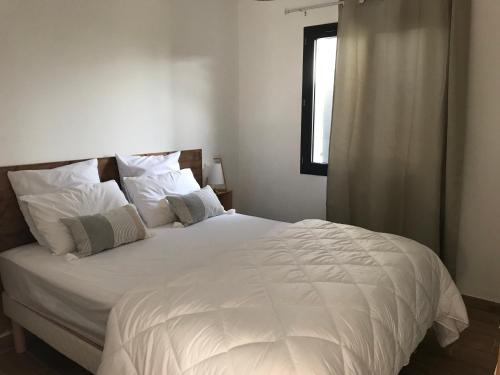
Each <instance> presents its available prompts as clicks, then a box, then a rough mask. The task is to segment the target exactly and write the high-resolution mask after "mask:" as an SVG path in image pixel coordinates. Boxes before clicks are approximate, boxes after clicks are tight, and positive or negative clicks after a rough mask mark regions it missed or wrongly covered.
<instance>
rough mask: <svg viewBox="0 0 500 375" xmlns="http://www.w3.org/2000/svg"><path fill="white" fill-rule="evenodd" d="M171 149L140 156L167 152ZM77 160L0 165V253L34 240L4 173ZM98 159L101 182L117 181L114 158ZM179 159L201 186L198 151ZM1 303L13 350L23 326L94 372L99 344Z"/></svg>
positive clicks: (10, 302)
mask: <svg viewBox="0 0 500 375" xmlns="http://www.w3.org/2000/svg"><path fill="white" fill-rule="evenodd" d="M172 152H174V151H172ZM172 152H161V153H153V154H141V155H148V156H149V155H167V154H170V153H172ZM78 161H80V160H74V161H61V162H53V163H42V164H31V165H18V166H11V167H0V252H2V251H5V250H9V249H12V248H15V247H18V246H22V245H25V244H28V243H32V242H34V241H35V239H34V238H33V236H32V235H31V233H30V231H29V228H28V226H27V224H26V222H25V221H24V218H23V216H22V213H21V211H20V209H19V205H18V203H17V198H16V195H15V194H14V191H13V190H12V187H11V185H10V182H9V179H8V177H7V172H9V171H20V170H39V169H52V168H57V167H61V166H64V165H68V164H72V163H75V162H78ZM98 161H99V164H98V166H99V175H100V177H101V181H103V182H104V181H110V180H116V181H117V182H118V184H120V175H119V172H118V166H117V164H116V159H115V158H114V157H108V158H100V159H98ZM179 162H180V165H181V168H191V170H192V171H193V174H194V177H195V178H196V180H197V181H198V183H199V184H200V185H201V186H203V162H202V150H200V149H198V150H187V151H182V153H181V156H180V159H179ZM2 289H3V288H2ZM2 303H3V311H4V313H5V315H6V316H7V317H9V318H10V319H11V321H12V336H13V339H14V347H15V350H16V352H17V353H23V352H24V351H25V350H26V343H25V337H24V329H27V330H28V331H30V332H31V333H33V334H34V335H35V336H38V337H39V338H40V339H42V340H43V341H45V342H46V343H47V344H49V345H50V346H52V347H53V348H54V349H56V350H57V351H59V352H61V353H62V354H64V355H66V356H67V357H68V358H70V359H72V360H73V361H75V362H76V363H78V364H79V365H81V366H82V367H84V368H86V369H87V370H89V371H90V372H92V373H95V372H96V371H97V368H98V366H99V363H100V359H101V354H102V347H101V346H100V345H99V344H96V343H93V342H91V341H89V340H87V339H85V338H84V337H82V336H81V335H79V334H77V333H76V332H74V331H72V330H71V329H69V328H67V327H64V326H63V325H61V324H59V323H58V322H56V321H54V320H53V319H50V318H49V317H46V316H44V315H42V314H40V313H38V312H36V311H33V310H32V309H30V308H29V307H27V306H24V305H22V304H20V303H19V302H17V301H15V300H14V299H12V298H11V297H10V296H9V295H8V294H7V293H6V292H5V291H4V292H3V293H2Z"/></svg>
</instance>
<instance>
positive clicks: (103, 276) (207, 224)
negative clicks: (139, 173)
mask: <svg viewBox="0 0 500 375" xmlns="http://www.w3.org/2000/svg"><path fill="white" fill-rule="evenodd" d="M282 225H284V224H283V223H279V222H276V221H271V220H265V219H260V218H255V217H250V216H244V215H237V214H236V215H222V216H219V217H216V218H213V219H210V220H206V221H204V222H202V223H200V224H197V225H195V226H192V227H189V228H182V229H175V228H170V227H162V228H156V229H152V230H151V232H152V233H153V234H154V236H153V237H152V238H150V239H147V240H145V241H140V242H136V243H133V244H130V245H126V246H122V247H120V248H117V249H114V250H110V251H106V252H104V253H102V254H98V255H95V256H92V257H88V258H84V259H81V260H79V261H77V262H69V261H68V260H66V258H65V257H64V256H62V257H61V256H53V255H51V253H50V251H49V250H48V249H45V248H42V247H41V246H39V245H37V244H30V245H27V246H23V247H19V248H17V249H13V250H10V251H7V252H4V253H3V254H1V256H0V272H1V276H2V281H3V286H4V288H5V290H6V291H7V293H8V294H9V296H10V297H11V298H13V299H14V300H16V301H18V302H20V303H22V304H24V305H25V306H27V307H29V308H31V309H33V310H35V311H37V312H39V313H41V314H44V315H46V316H47V317H49V318H51V319H54V320H55V321H57V322H59V323H61V324H63V325H65V326H67V327H68V328H71V329H73V330H74V331H76V332H78V333H79V334H81V335H82V336H84V337H85V338H87V339H89V340H91V341H92V342H94V343H96V344H99V345H103V344H104V334H105V329H106V321H107V319H108V315H109V312H110V310H111V308H112V307H113V306H114V305H115V303H116V302H117V301H118V300H119V299H120V297H121V296H122V295H123V294H124V293H125V292H127V291H129V290H131V289H133V288H134V287H136V286H137V285H140V284H142V283H143V282H145V281H146V280H148V279H149V278H151V277H158V276H162V277H167V278H174V277H175V276H176V275H179V274H180V273H182V272H186V271H187V270H188V269H190V268H192V267H195V266H198V265H200V264H202V263H203V262H204V261H206V260H207V259H208V258H210V257H212V256H214V255H215V254H217V253H218V252H220V251H222V250H224V249H225V248H227V247H228V246H229V247H231V246H235V245H238V244H240V243H242V242H245V241H248V240H250V239H253V238H256V237H258V236H260V235H262V234H264V233H266V232H268V231H269V230H271V229H272V228H278V227H280V226H282Z"/></svg>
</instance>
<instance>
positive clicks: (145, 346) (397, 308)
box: [99, 220, 468, 375]
mask: <svg viewBox="0 0 500 375" xmlns="http://www.w3.org/2000/svg"><path fill="white" fill-rule="evenodd" d="M432 325H434V327H435V329H436V333H437V337H438V340H439V341H440V343H441V344H442V345H448V344H450V343H451V342H453V341H454V340H456V339H457V338H458V336H459V333H460V332H461V331H462V330H463V329H464V328H465V327H467V325H468V318H467V313H466V311H465V307H464V304H463V301H462V298H461V296H460V294H459V292H458V290H457V288H456V286H455V284H454V283H453V281H452V280H451V278H450V276H449V274H448V272H447V271H446V269H445V268H444V266H443V264H442V263H441V261H440V260H439V258H438V257H437V256H436V255H435V254H434V253H433V252H432V251H431V250H429V249H427V248H426V247H424V246H422V245H420V244H418V243H416V242H414V241H411V240H408V239H405V238H401V237H398V236H394V235H388V234H380V233H375V232H370V231H367V230H364V229H361V228H356V227H351V226H345V225H338V224H333V223H328V222H324V221H319V220H309V221H304V222H300V223H297V224H293V225H289V226H286V227H285V228H284V229H283V232H282V233H280V234H276V233H274V234H270V235H267V236H264V237H263V238H261V239H259V240H255V241H251V242H249V243H248V244H246V245H243V246H239V247H235V248H233V249H228V251H227V252H224V253H222V254H219V255H218V256H216V257H214V258H213V259H212V260H211V261H210V262H209V263H208V264H206V265H204V266H202V267H199V268H198V269H196V270H193V271H192V272H190V273H188V274H184V275H183V276H181V277H179V278H177V279H175V280H173V279H172V278H168V279H164V280H162V279H161V278H159V279H156V280H150V282H149V283H145V284H143V285H141V286H139V287H138V288H136V289H135V290H133V291H130V292H127V293H126V294H125V295H124V296H123V297H122V298H121V299H120V301H119V302H118V303H117V305H116V306H115V307H114V308H113V310H112V311H111V314H110V318H109V321H108V327H107V335H106V344H105V348H104V354H103V362H102V364H101V367H100V370H99V374H100V375H114V374H121V375H128V374H130V375H137V374H141V375H146V374H169V375H179V374H183V375H188V374H189V375H196V374H200V375H208V374H210V375H215V374H217V375H224V374H228V375H245V374H248V375H250V374H251V375H258V374H262V375H287V374H293V375H299V374H301V375H306V374H307V375H309V374H315V375H390V374H394V375H395V374H397V373H398V372H399V371H400V369H401V368H402V367H403V366H404V365H405V364H407V363H408V361H409V358H410V355H411V354H412V353H413V351H414V350H415V349H416V347H417V346H418V344H419V343H420V341H421V340H422V339H423V337H424V335H425V334H426V332H427V330H428V329H429V328H430V327H431V326H432Z"/></svg>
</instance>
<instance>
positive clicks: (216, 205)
mask: <svg viewBox="0 0 500 375" xmlns="http://www.w3.org/2000/svg"><path fill="white" fill-rule="evenodd" d="M166 199H167V200H168V203H170V208H171V209H172V210H173V211H174V212H175V214H176V215H177V217H178V218H179V220H180V221H181V222H182V224H184V225H192V224H195V223H199V222H200V221H203V220H205V219H208V218H209V217H213V216H219V215H222V214H223V213H224V207H222V205H221V203H220V201H219V198H217V195H216V194H215V193H214V191H213V190H212V188H211V187H210V186H207V187H204V188H203V189H201V190H198V191H195V192H194V193H191V194H187V195H168V196H167V198H166Z"/></svg>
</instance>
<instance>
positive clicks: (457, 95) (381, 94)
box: [327, 0, 469, 268]
mask: <svg viewBox="0 0 500 375" xmlns="http://www.w3.org/2000/svg"><path fill="white" fill-rule="evenodd" d="M468 1H469V0H467V1H466V0H456V1H452V0H419V1H408V0H384V1H379V0H368V1H367V2H366V3H365V4H363V5H359V4H358V2H357V1H346V2H345V5H344V6H343V8H342V9H341V12H340V20H339V25H340V28H339V36H338V43H339V44H338V56H337V68H336V69H337V70H336V83H335V95H334V110H333V120H332V132H331V141H330V158H329V171H328V188H327V216H328V219H329V220H331V221H335V222H341V223H347V224H352V225H357V226H361V227H365V228H368V229H371V230H375V231H381V232H389V233H394V234H398V235H403V236H406V237H409V238H412V239H415V240H417V241H419V242H421V243H423V244H425V245H427V246H429V247H430V248H432V249H433V250H434V251H436V252H438V253H439V252H442V253H443V254H445V255H446V256H445V258H446V259H447V260H450V268H452V267H453V266H452V263H453V262H454V255H453V250H450V249H449V248H452V247H455V248H456V244H454V243H453V240H452V237H453V235H454V230H456V229H455V228H456V227H457V225H458V221H457V220H458V219H457V217H458V210H457V205H458V202H459V197H460V193H459V187H458V186H457V185H458V184H459V182H460V179H461V160H460V158H461V147H463V128H464V121H465V115H464V114H463V113H461V112H463V111H464V110H465V106H464V105H463V104H464V99H463V98H464V89H465V86H464V85H465V84H464V83H463V82H462V81H463V80H465V77H466V71H465V70H464V69H465V67H466V61H463V60H464V58H465V57H466V48H464V45H465V44H466V43H463V44H462V41H460V43H458V42H456V39H457V38H458V37H462V36H463V34H467V33H468V29H467V30H466V29H462V28H461V26H457V24H456V21H457V20H460V21H461V22H464V20H466V19H467V15H468V10H467V7H466V5H467V3H468ZM458 14H460V17H458ZM457 47H460V48H457ZM459 50H460V51H459ZM465 60H466V59H465ZM455 219H456V220H455ZM443 246H444V247H446V250H444V249H443V250H442V248H443Z"/></svg>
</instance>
